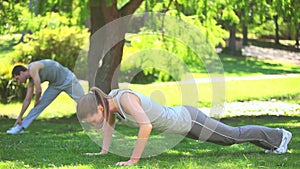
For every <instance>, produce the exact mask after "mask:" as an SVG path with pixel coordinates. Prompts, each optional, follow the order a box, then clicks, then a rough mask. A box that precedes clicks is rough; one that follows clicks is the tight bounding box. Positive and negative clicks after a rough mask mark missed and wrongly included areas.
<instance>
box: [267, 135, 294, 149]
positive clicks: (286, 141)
mask: <svg viewBox="0 0 300 169" xmlns="http://www.w3.org/2000/svg"><path fill="white" fill-rule="evenodd" d="M281 130H282V140H281V143H280V146H279V147H278V148H277V149H275V150H266V151H265V152H266V153H274V154H284V153H286V152H287V150H288V144H289V142H290V141H291V139H292V136H293V135H292V133H291V132H289V131H287V130H285V129H281Z"/></svg>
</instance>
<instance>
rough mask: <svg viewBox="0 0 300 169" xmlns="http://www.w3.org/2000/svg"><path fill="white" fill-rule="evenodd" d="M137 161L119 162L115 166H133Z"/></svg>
mask: <svg viewBox="0 0 300 169" xmlns="http://www.w3.org/2000/svg"><path fill="white" fill-rule="evenodd" d="M138 161H139V160H138V159H134V160H132V159H130V160H128V161H121V162H117V164H116V165H119V166H129V165H133V164H135V163H137V162H138Z"/></svg>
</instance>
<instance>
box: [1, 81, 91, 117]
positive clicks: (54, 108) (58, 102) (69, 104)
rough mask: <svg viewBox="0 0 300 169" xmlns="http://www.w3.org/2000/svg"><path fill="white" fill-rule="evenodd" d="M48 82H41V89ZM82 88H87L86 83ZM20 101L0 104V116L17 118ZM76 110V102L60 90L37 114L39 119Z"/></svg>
mask: <svg viewBox="0 0 300 169" xmlns="http://www.w3.org/2000/svg"><path fill="white" fill-rule="evenodd" d="M47 86H48V84H47V83H43V84H42V89H43V91H45V90H46V88H47ZM83 88H84V90H85V91H86V90H87V85H83ZM22 104H23V103H22V102H16V103H9V104H2V103H1V104H0V116H1V115H2V116H8V117H12V118H17V117H18V115H19V113H20V111H21V107H22ZM33 104H34V101H32V102H31V104H30V106H29V107H28V109H27V111H26V113H25V115H24V117H25V116H26V114H27V113H28V112H29V111H30V110H31V109H32V108H33ZM75 112H76V102H75V101H74V100H73V99H72V98H71V97H70V96H69V95H68V94H66V93H65V92H62V93H61V94H59V95H58V97H57V98H56V99H55V100H54V101H53V102H52V103H51V104H50V105H49V106H48V107H47V108H46V109H45V110H44V111H43V112H42V113H41V115H40V116H38V118H39V119H47V118H60V117H64V116H70V115H72V114H75Z"/></svg>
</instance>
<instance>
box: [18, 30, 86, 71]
mask: <svg viewBox="0 0 300 169" xmlns="http://www.w3.org/2000/svg"><path fill="white" fill-rule="evenodd" d="M87 39H88V33H87V31H86V30H81V29H80V28H78V27H59V28H55V29H51V28H46V29H42V30H41V31H39V32H36V33H34V34H32V35H27V36H26V37H25V43H20V44H18V45H17V46H16V47H15V52H14V53H13V54H14V57H15V62H22V63H29V62H32V61H36V60H40V59H53V60H56V61H58V62H60V63H61V64H62V65H64V66H66V67H68V68H69V69H70V70H73V69H74V66H75V62H76V59H77V56H78V55H79V53H80V51H81V49H82V47H83V45H84V44H85V42H86V40H87Z"/></svg>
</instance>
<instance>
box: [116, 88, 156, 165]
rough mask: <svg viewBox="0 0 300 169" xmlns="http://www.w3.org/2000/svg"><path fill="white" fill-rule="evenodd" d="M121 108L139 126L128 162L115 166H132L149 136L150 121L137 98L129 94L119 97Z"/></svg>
mask: <svg viewBox="0 0 300 169" xmlns="http://www.w3.org/2000/svg"><path fill="white" fill-rule="evenodd" d="M120 101H121V105H122V108H123V109H124V110H125V111H126V112H127V113H129V114H131V115H132V117H133V118H134V119H135V120H136V122H137V124H138V125H139V133H138V139H137V142H136V145H135V148H134V150H133V152H132V155H131V158H130V160H128V161H123V162H118V163H117V165H133V164H135V163H137V162H138V161H139V160H140V158H141V156H142V153H143V151H144V149H145V147H146V144H147V141H148V138H149V136H150V133H151V130H152V125H151V123H150V120H149V118H148V116H147V114H146V113H145V111H144V110H143V109H142V107H141V104H140V100H139V98H138V97H137V96H136V95H134V94H131V93H124V94H123V95H122V96H121V100H120Z"/></svg>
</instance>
